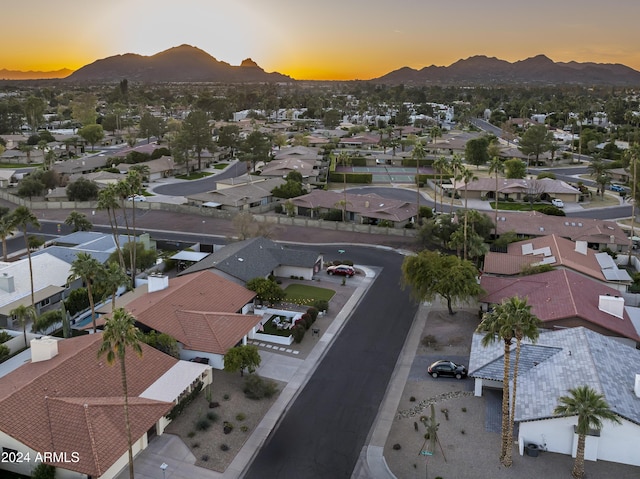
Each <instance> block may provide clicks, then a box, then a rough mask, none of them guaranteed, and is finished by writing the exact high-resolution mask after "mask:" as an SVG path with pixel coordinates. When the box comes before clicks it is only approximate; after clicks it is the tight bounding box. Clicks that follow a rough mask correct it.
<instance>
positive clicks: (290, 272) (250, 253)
mask: <svg viewBox="0 0 640 479" xmlns="http://www.w3.org/2000/svg"><path fill="white" fill-rule="evenodd" d="M322 262H323V257H322V255H321V254H319V253H317V252H313V251H307V250H302V249H295V248H294V247H291V246H286V245H280V244H277V243H275V242H273V241H271V240H270V239H267V238H263V237H257V238H250V239H247V240H244V241H238V242H236V243H231V244H228V245H226V246H225V247H223V248H221V249H219V250H218V251H216V252H214V253H212V254H210V255H209V256H207V257H206V258H204V259H203V260H201V261H199V262H197V263H195V264H194V265H192V266H191V267H190V268H187V269H186V270H184V271H182V272H181V273H180V276H182V275H190V274H191V273H195V272H198V271H203V270H210V271H213V272H215V273H216V274H218V275H220V276H222V277H224V278H226V279H229V280H231V281H235V282H237V283H238V284H242V285H244V284H246V282H247V281H249V280H252V279H253V278H267V277H269V276H271V275H273V276H276V277H281V278H289V277H291V276H295V277H303V278H304V279H306V280H311V279H313V275H314V274H317V273H318V272H319V271H320V270H322Z"/></svg>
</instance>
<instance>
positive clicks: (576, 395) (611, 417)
mask: <svg viewBox="0 0 640 479" xmlns="http://www.w3.org/2000/svg"><path fill="white" fill-rule="evenodd" d="M558 402H559V403H560V404H558V405H557V406H556V407H555V409H554V410H553V413H554V414H557V415H559V416H578V426H577V427H576V432H577V433H578V448H577V450H576V459H575V461H574V463H573V470H572V471H571V475H572V476H573V477H574V478H575V479H580V478H582V477H584V447H585V439H586V436H587V434H589V431H590V430H591V429H602V423H603V421H611V422H613V423H614V424H620V419H618V417H617V416H616V415H615V413H614V412H613V411H611V409H609V405H608V404H607V401H606V400H605V398H604V396H602V395H601V394H598V392H597V391H595V390H594V389H592V388H591V387H589V386H578V387H575V388H573V389H569V396H561V397H560V398H558Z"/></svg>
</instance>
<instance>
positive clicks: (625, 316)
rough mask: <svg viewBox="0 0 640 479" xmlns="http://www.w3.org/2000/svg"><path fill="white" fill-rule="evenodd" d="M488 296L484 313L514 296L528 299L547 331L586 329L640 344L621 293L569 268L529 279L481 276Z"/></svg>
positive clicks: (482, 305)
mask: <svg viewBox="0 0 640 479" xmlns="http://www.w3.org/2000/svg"><path fill="white" fill-rule="evenodd" d="M480 286H481V287H482V289H484V291H486V294H484V295H483V296H481V297H480V298H479V299H478V301H479V302H480V305H481V310H482V311H487V310H488V309H489V308H491V307H492V305H495V304H501V303H502V302H503V301H504V300H506V299H509V298H511V297H513V296H519V297H520V298H527V301H528V303H529V304H530V305H531V312H532V313H533V314H535V315H536V316H537V317H538V318H539V319H540V321H542V327H543V328H545V329H564V328H575V327H578V326H584V327H585V328H589V329H591V330H593V331H596V332H598V333H600V334H605V335H608V336H617V337H620V338H627V339H628V340H630V342H631V343H638V342H640V334H639V333H638V331H637V330H636V328H635V326H634V324H633V322H632V321H631V318H630V317H629V313H628V312H627V310H626V308H625V300H624V298H623V297H622V296H620V293H619V292H618V290H616V289H614V288H611V287H609V286H606V285H604V284H602V283H601V282H598V281H596V280H594V279H591V278H589V277H588V276H584V275H582V274H580V273H576V272H574V271H572V270H569V269H557V270H554V271H548V272H546V273H539V274H532V275H529V276H519V277H517V278H513V277H497V276H487V275H482V276H481V277H480Z"/></svg>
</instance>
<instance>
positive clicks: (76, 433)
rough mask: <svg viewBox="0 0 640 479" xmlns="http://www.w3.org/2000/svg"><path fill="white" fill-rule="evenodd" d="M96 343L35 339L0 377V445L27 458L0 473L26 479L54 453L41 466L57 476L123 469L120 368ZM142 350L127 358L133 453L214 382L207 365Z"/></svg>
mask: <svg viewBox="0 0 640 479" xmlns="http://www.w3.org/2000/svg"><path fill="white" fill-rule="evenodd" d="M101 344H102V334H91V335H85V336H79V337H75V338H70V339H64V340H56V339H53V338H49V337H46V336H45V337H42V338H40V339H34V340H32V341H31V349H30V351H25V352H24V353H22V355H26V357H22V355H21V356H20V361H19V362H17V361H16V363H15V366H16V367H15V369H13V370H12V371H11V372H9V373H7V374H6V375H4V376H3V377H2V378H0V408H2V410H3V411H5V414H2V415H0V445H1V446H2V448H3V452H16V453H22V454H29V456H30V458H31V460H30V461H23V462H17V461H3V462H2V463H1V464H0V468H1V469H4V470H8V471H12V472H16V473H20V474H24V475H27V476H29V475H31V473H32V472H33V467H34V466H35V465H36V464H37V462H38V460H37V459H36V458H37V457H38V454H40V455H41V456H40V457H42V454H43V453H45V452H49V453H53V452H55V453H56V456H55V457H52V456H49V457H48V458H47V459H45V460H44V461H43V462H46V463H48V464H51V465H53V466H55V467H56V477H57V478H60V479H86V478H87V477H93V478H96V479H111V478H113V477H115V476H117V475H118V473H119V472H120V471H121V470H122V469H123V468H125V467H126V466H127V464H128V441H127V432H126V427H125V419H124V396H123V391H122V378H121V372H120V367H119V366H118V365H117V364H116V365H113V366H111V365H108V364H107V362H106V359H105V358H104V356H103V357H100V358H99V357H98V350H99V348H100V346H101ZM140 346H141V348H142V357H139V356H137V355H136V354H127V355H126V369H127V389H128V391H127V396H128V403H129V421H130V427H131V436H132V439H133V453H134V455H135V454H137V453H139V452H140V451H141V450H143V449H145V448H146V447H147V445H148V442H149V440H150V439H151V438H152V437H153V436H155V435H160V434H162V433H163V431H164V429H165V427H166V426H167V424H168V423H169V422H170V421H169V419H168V418H167V417H166V416H167V414H168V413H169V412H170V411H171V409H172V408H173V407H174V406H175V405H176V404H177V403H178V401H179V399H180V398H181V397H183V396H184V395H185V394H188V393H189V392H190V391H191V390H192V389H193V387H194V386H195V385H197V384H201V385H203V386H206V385H208V384H210V383H211V369H210V368H209V367H208V366H206V365H204V364H198V363H193V362H188V361H179V360H177V359H175V358H173V357H171V356H168V355H166V354H164V353H162V352H160V351H158V350H156V349H154V348H152V347H150V346H147V345H146V344H144V343H141V345H140ZM29 359H30V360H29ZM9 412H10V413H9Z"/></svg>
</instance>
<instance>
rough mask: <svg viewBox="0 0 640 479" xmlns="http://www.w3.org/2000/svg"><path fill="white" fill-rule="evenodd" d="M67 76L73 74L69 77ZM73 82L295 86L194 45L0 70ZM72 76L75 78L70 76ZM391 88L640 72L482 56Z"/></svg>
mask: <svg viewBox="0 0 640 479" xmlns="http://www.w3.org/2000/svg"><path fill="white" fill-rule="evenodd" d="M67 72H68V73H67ZM63 73H66V74H67V75H68V76H66V78H65V80H68V81H73V82H117V81H120V80H122V79H125V78H126V79H127V80H129V81H134V82H135V81H140V82H157V83H161V82H221V83H257V82H293V81H295V80H294V79H292V78H291V77H289V76H286V75H283V74H281V73H277V72H273V73H267V72H265V71H264V70H263V69H262V68H261V67H260V66H258V65H257V64H256V63H255V62H254V61H253V60H251V59H250V58H248V59H246V60H244V61H243V62H242V63H241V64H240V66H233V65H230V64H229V63H226V62H222V61H219V60H216V59H215V58H214V57H213V56H211V55H209V54H208V53H207V52H205V51H203V50H201V49H199V48H197V47H193V46H191V45H180V46H178V47H174V48H170V49H168V50H165V51H162V52H160V53H156V54H155V55H152V56H143V55H138V54H134V53H126V54H124V55H114V56H111V57H107V58H103V59H101V60H96V61H95V62H93V63H91V64H89V65H85V66H84V67H82V68H80V69H79V70H76V71H75V72H73V73H71V72H70V71H69V70H59V71H58V72H15V71H13V72H12V71H9V70H0V79H3V78H5V79H17V80H29V79H43V78H61V77H63V76H65V75H63ZM69 73H70V74H69ZM370 81H372V82H377V83H390V84H400V83H402V84H416V85H424V84H478V85H479V84H484V85H491V84H537V85H544V84H547V85H559V84H582V85H617V86H638V85H640V72H638V71H637V70H634V69H632V68H630V67H627V66H625V65H621V64H609V63H578V62H573V61H572V62H568V63H559V62H558V63H557V62H554V61H552V60H551V59H550V58H548V57H546V56H544V55H537V56H535V57H531V58H527V59H526V60H520V61H516V62H513V63H510V62H508V61H505V60H500V59H498V58H495V57H487V56H484V55H477V56H473V57H470V58H466V59H463V60H458V61H457V62H455V63H453V64H451V65H449V66H435V65H432V66H429V67H425V68H422V69H420V70H416V69H413V68H409V67H403V68H400V69H398V70H395V71H392V72H390V73H387V74H386V75H383V76H381V77H378V78H374V79H372V80H370Z"/></svg>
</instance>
